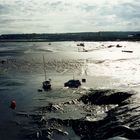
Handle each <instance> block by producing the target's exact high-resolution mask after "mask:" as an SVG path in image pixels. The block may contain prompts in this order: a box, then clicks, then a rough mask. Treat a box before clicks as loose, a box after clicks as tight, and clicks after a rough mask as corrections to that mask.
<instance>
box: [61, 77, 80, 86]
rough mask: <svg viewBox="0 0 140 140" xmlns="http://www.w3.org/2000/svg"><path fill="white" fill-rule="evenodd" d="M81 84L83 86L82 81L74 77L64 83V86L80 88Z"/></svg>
mask: <svg viewBox="0 0 140 140" xmlns="http://www.w3.org/2000/svg"><path fill="white" fill-rule="evenodd" d="M80 86H81V82H80V81H79V80H74V79H72V80H69V81H68V82H66V83H64V87H69V88H78V87H80Z"/></svg>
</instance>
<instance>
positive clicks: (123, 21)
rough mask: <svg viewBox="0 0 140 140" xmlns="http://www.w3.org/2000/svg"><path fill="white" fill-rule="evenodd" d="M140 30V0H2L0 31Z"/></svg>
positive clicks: (2, 32) (5, 32)
mask: <svg viewBox="0 0 140 140" xmlns="http://www.w3.org/2000/svg"><path fill="white" fill-rule="evenodd" d="M97 31H140V0H0V34H7V33H9V34H11V33H67V32H97Z"/></svg>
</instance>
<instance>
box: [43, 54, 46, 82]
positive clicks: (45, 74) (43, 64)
mask: <svg viewBox="0 0 140 140" xmlns="http://www.w3.org/2000/svg"><path fill="white" fill-rule="evenodd" d="M43 67H44V74H45V81H46V79H47V77H46V70H45V58H44V55H43Z"/></svg>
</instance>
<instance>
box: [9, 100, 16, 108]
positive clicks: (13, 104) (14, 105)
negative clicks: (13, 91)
mask: <svg viewBox="0 0 140 140" xmlns="http://www.w3.org/2000/svg"><path fill="white" fill-rule="evenodd" d="M10 107H11V108H12V109H15V108H16V101H15V100H13V101H11V105H10Z"/></svg>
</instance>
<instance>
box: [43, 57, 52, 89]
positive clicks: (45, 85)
mask: <svg viewBox="0 0 140 140" xmlns="http://www.w3.org/2000/svg"><path fill="white" fill-rule="evenodd" d="M43 66H44V74H45V81H44V82H43V83H42V88H43V89H44V90H50V89H51V79H48V80H47V77H46V70H45V58H44V55H43Z"/></svg>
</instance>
